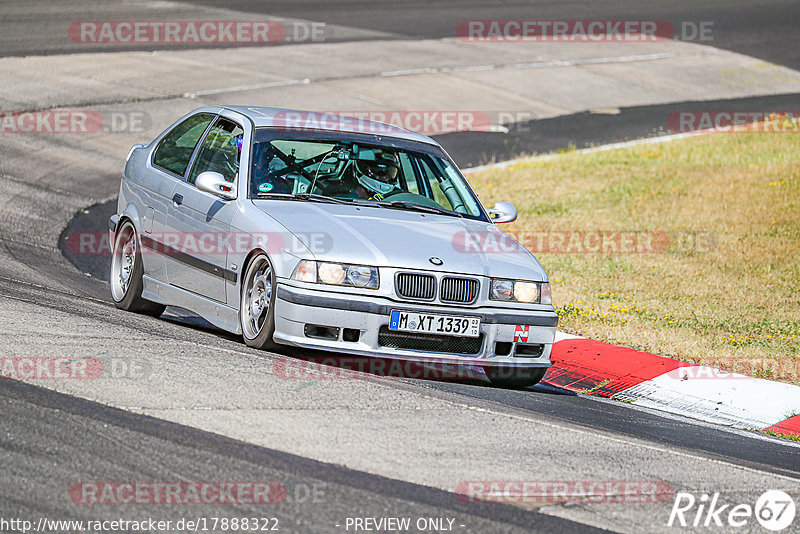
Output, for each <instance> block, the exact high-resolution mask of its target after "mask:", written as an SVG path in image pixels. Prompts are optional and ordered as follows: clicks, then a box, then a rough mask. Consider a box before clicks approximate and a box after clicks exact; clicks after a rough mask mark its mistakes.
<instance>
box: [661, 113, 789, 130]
mask: <svg viewBox="0 0 800 534" xmlns="http://www.w3.org/2000/svg"><path fill="white" fill-rule="evenodd" d="M667 128H668V129H669V130H670V131H671V132H674V133H687V132H699V131H706V130H714V131H716V132H723V133H800V111H797V110H795V111H742V110H714V111H688V110H687V111H673V112H672V113H670V114H669V115H668V116H667Z"/></svg>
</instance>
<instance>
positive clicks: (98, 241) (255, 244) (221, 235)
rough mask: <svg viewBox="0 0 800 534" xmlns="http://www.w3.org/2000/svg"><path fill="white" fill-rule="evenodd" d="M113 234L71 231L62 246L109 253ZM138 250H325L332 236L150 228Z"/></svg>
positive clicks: (198, 253) (212, 252)
mask: <svg viewBox="0 0 800 534" xmlns="http://www.w3.org/2000/svg"><path fill="white" fill-rule="evenodd" d="M113 240H114V235H113V234H111V233H109V232H71V233H69V234H67V236H66V237H65V238H64V247H65V248H66V250H67V251H68V252H69V253H70V254H73V255H76V256H78V255H89V256H97V255H100V256H102V255H109V254H111V253H112V252H113V247H114V241H113ZM139 240H140V242H141V244H142V246H140V247H139V253H140V254H152V253H158V254H165V255H168V256H170V255H182V254H189V255H191V256H207V255H211V256H213V255H226V254H247V253H249V252H250V251H251V250H254V249H261V250H263V251H264V252H266V253H278V252H281V251H287V252H290V253H291V252H296V253H300V252H306V251H309V250H310V251H311V252H313V253H325V252H328V251H330V250H331V248H332V247H333V237H332V236H331V235H330V234H328V233H325V232H306V233H299V234H289V233H285V232H259V233H252V234H251V233H247V232H151V233H144V234H141V235H140V237H139Z"/></svg>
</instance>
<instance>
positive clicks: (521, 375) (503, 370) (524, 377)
mask: <svg viewBox="0 0 800 534" xmlns="http://www.w3.org/2000/svg"><path fill="white" fill-rule="evenodd" d="M485 371H486V376H487V377H488V378H489V380H490V381H491V383H492V384H494V385H495V386H499V387H502V388H511V389H520V388H527V387H530V386H535V385H536V384H538V383H539V382H541V380H542V378H544V374H545V373H546V372H547V368H546V367H507V366H495V367H489V368H487V369H486V370H485Z"/></svg>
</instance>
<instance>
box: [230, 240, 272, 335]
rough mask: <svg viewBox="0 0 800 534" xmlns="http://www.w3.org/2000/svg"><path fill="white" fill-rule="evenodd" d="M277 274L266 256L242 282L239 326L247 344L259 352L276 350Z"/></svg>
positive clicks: (251, 266)
mask: <svg viewBox="0 0 800 534" xmlns="http://www.w3.org/2000/svg"><path fill="white" fill-rule="evenodd" d="M275 293H276V285H275V272H274V271H273V270H272V264H271V263H270V262H269V258H267V255H266V254H264V253H259V254H257V255H256V256H255V257H254V258H253V259H252V260H251V261H250V264H249V265H248V267H247V271H246V272H245V275H244V278H243V279H242V293H241V300H240V304H239V322H240V323H241V325H242V337H244V342H245V343H246V344H247V345H248V346H250V347H255V348H257V349H264V350H275V349H277V348H278V345H277V344H275V342H274V341H273V339H272V334H274V333H275Z"/></svg>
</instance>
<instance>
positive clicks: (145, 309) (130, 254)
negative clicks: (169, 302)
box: [109, 221, 166, 317]
mask: <svg viewBox="0 0 800 534" xmlns="http://www.w3.org/2000/svg"><path fill="white" fill-rule="evenodd" d="M143 274H144V264H143V263H142V254H141V252H140V251H139V238H138V236H137V235H136V228H134V226H133V223H132V222H130V221H125V222H124V223H123V224H122V227H121V228H120V229H119V231H118V232H117V235H116V238H115V239H114V252H113V253H112V255H111V277H110V280H109V282H110V284H111V297H112V298H113V299H114V304H115V305H116V306H117V308H119V309H121V310H126V311H131V312H136V313H143V314H145V315H152V316H153V317H158V316H159V315H161V314H162V313H164V309H165V308H166V306H164V305H163V304H158V303H157V302H151V301H149V300H146V299H143V298H142V290H143V289H144V282H143V281H142V275H143Z"/></svg>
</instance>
